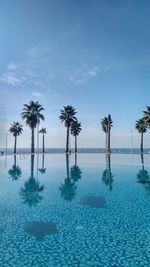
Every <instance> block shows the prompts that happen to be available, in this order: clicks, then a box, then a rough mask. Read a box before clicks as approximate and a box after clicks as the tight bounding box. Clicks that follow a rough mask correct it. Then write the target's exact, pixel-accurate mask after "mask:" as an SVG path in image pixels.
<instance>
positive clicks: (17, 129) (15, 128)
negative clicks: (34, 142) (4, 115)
mask: <svg viewBox="0 0 150 267" xmlns="http://www.w3.org/2000/svg"><path fill="white" fill-rule="evenodd" d="M10 125H11V127H10V129H9V131H10V132H11V133H12V134H13V136H14V137H15V143H14V154H16V147H17V136H19V135H20V134H22V131H23V128H22V127H23V126H22V124H20V123H19V122H18V121H17V122H15V121H14V122H13V123H11V124H10Z"/></svg>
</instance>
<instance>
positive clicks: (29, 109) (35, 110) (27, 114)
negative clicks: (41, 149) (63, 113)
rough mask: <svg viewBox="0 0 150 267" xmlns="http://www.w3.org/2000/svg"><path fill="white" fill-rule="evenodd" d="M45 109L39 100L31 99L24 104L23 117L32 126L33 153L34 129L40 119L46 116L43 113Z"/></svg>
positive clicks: (32, 143)
mask: <svg viewBox="0 0 150 267" xmlns="http://www.w3.org/2000/svg"><path fill="white" fill-rule="evenodd" d="M43 110H44V108H43V107H42V106H41V105H40V104H39V102H38V101H36V102H34V101H32V100H31V101H30V102H29V104H24V108H23V112H22V113H21V117H22V119H23V120H25V122H26V125H28V126H29V127H30V128H31V153H34V129H35V128H36V126H37V124H39V123H40V120H44V116H43V114H41V111H43Z"/></svg>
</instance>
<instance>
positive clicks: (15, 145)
mask: <svg viewBox="0 0 150 267" xmlns="http://www.w3.org/2000/svg"><path fill="white" fill-rule="evenodd" d="M16 147H17V136H15V144H14V154H16Z"/></svg>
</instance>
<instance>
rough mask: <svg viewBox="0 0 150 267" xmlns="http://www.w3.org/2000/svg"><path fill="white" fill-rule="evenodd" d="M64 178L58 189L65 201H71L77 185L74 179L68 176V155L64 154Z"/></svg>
mask: <svg viewBox="0 0 150 267" xmlns="http://www.w3.org/2000/svg"><path fill="white" fill-rule="evenodd" d="M66 176H67V177H66V178H65V179H64V183H61V185H60V187H59V190H60V192H61V197H62V198H63V199H64V200H66V201H72V200H73V199H74V197H75V195H76V189H77V186H76V185H75V181H72V180H71V178H70V172H69V155H66Z"/></svg>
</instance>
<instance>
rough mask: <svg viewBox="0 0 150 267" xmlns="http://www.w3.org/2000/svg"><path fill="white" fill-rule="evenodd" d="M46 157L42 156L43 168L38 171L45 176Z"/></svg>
mask: <svg viewBox="0 0 150 267" xmlns="http://www.w3.org/2000/svg"><path fill="white" fill-rule="evenodd" d="M44 157H45V155H44V154H43V155H42V168H39V169H38V170H39V172H40V173H42V174H45V173H46V168H45V166H44Z"/></svg>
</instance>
